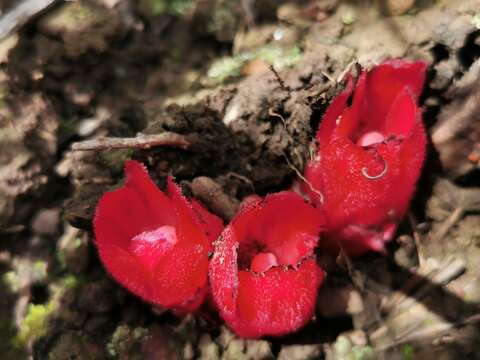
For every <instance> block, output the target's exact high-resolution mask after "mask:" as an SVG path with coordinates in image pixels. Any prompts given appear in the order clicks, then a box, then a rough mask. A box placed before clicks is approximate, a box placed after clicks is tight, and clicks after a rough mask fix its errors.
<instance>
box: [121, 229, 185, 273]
mask: <svg viewBox="0 0 480 360" xmlns="http://www.w3.org/2000/svg"><path fill="white" fill-rule="evenodd" d="M176 242H177V234H176V232H175V228H174V227H173V226H168V225H165V226H160V227H159V228H158V229H155V230H151V231H144V232H142V233H141V234H138V235H137V236H135V237H134V238H133V239H132V241H131V242H130V250H131V251H132V252H133V254H134V255H135V256H136V257H137V259H138V260H140V262H141V263H142V264H143V265H144V266H145V267H146V268H147V269H148V270H153V269H154V267H155V265H156V264H157V263H158V260H159V258H160V257H161V256H162V255H163V254H164V253H165V252H166V251H168V250H170V249H171V248H172V247H173V246H174V245H175V244H176Z"/></svg>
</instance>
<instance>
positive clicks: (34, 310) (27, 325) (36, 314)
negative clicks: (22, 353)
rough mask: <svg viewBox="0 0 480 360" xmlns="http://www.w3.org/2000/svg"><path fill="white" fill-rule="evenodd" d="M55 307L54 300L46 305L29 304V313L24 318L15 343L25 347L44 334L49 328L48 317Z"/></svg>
mask: <svg viewBox="0 0 480 360" xmlns="http://www.w3.org/2000/svg"><path fill="white" fill-rule="evenodd" d="M54 309H55V306H54V304H53V303H52V302H48V303H47V304H46V305H36V304H29V305H28V310H27V315H26V316H25V318H24V319H23V322H22V326H21V328H20V331H19V332H18V334H17V336H16V338H15V343H16V344H17V345H18V346H23V347H24V346H26V345H27V344H28V343H29V342H31V341H35V340H36V339H39V338H41V337H42V336H44V335H45V334H46V333H47V329H48V327H47V323H48V318H49V316H50V314H51V313H52V312H53V311H54Z"/></svg>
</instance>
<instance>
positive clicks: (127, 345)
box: [107, 325, 148, 359]
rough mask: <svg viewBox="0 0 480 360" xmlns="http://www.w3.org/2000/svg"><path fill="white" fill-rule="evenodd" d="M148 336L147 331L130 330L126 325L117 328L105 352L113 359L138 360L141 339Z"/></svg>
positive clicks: (139, 329) (139, 328)
mask: <svg viewBox="0 0 480 360" xmlns="http://www.w3.org/2000/svg"><path fill="white" fill-rule="evenodd" d="M146 336H148V329H146V328H142V327H136V328H134V329H132V328H130V327H129V326H128V325H120V326H118V327H117V328H116V329H115V331H114V333H113V335H112V337H111V339H110V341H109V342H108V344H107V351H108V353H109V355H111V356H113V357H121V358H128V359H137V358H140V356H141V354H140V352H139V348H140V346H141V343H142V341H143V339H144V338H145V337H146Z"/></svg>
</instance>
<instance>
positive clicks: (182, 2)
mask: <svg viewBox="0 0 480 360" xmlns="http://www.w3.org/2000/svg"><path fill="white" fill-rule="evenodd" d="M192 6H193V1H192V0H141V1H140V4H139V7H140V10H141V11H142V12H143V13H144V14H145V15H147V16H153V17H154V16H158V15H162V14H171V15H183V14H184V13H186V12H187V11H189V10H190V9H191V8H192Z"/></svg>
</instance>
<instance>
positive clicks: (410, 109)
mask: <svg viewBox="0 0 480 360" xmlns="http://www.w3.org/2000/svg"><path fill="white" fill-rule="evenodd" d="M426 67H427V65H426V63H424V62H420V61H418V62H407V61H403V60H392V61H387V62H384V63H383V64H381V65H379V66H377V67H375V68H374V69H373V70H372V71H369V72H365V71H364V72H362V74H361V75H360V78H359V79H358V82H357V84H356V87H355V93H354V95H353V99H352V102H351V105H349V99H350V97H351V95H352V93H353V91H354V89H353V88H354V79H353V78H352V77H350V78H349V79H348V80H347V84H346V88H345V90H344V91H343V92H342V93H341V94H340V95H338V96H337V97H336V98H335V99H334V100H333V102H332V104H331V105H330V106H329V108H328V110H327V112H326V113H325V115H324V117H323V120H322V122H321V124H320V128H319V130H318V133H317V140H318V142H319V149H318V153H317V156H316V158H315V159H314V160H313V161H311V162H310V164H308V166H307V167H306V169H305V177H306V179H307V180H308V182H309V183H310V185H311V186H309V185H307V184H303V185H302V186H303V191H304V192H305V193H306V194H307V195H308V196H309V197H310V198H311V200H312V201H313V203H315V204H317V205H323V209H324V211H325V218H326V228H327V234H326V237H327V239H328V241H327V242H324V243H323V244H324V245H325V247H324V248H326V249H328V250H331V251H334V252H338V250H339V247H338V244H341V246H342V247H343V249H344V250H345V251H346V252H347V253H348V254H350V255H360V254H362V253H364V252H366V251H368V250H375V251H381V250H383V247H384V243H385V242H386V241H388V240H390V239H391V238H392V236H393V234H394V232H395V229H396V226H397V224H398V222H399V220H400V218H401V217H402V216H403V215H404V214H405V212H406V210H407V208H408V204H409V201H410V198H411V196H412V193H413V191H414V188H415V183H416V181H417V179H418V177H419V175H420V170H421V167H422V164H423V161H424V158H425V144H426V138H425V130H424V127H423V124H422V121H421V110H420V109H419V108H418V106H417V99H418V97H419V95H420V93H421V91H422V87H423V83H424V79H425V70H426ZM312 188H313V189H312ZM320 193H321V195H322V196H320Z"/></svg>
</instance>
